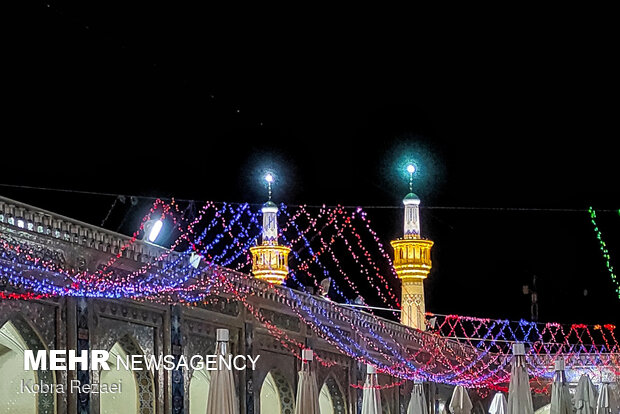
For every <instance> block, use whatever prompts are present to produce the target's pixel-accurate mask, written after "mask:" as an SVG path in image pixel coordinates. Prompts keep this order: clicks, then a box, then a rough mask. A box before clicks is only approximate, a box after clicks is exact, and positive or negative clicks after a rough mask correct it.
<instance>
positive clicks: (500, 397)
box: [489, 391, 508, 414]
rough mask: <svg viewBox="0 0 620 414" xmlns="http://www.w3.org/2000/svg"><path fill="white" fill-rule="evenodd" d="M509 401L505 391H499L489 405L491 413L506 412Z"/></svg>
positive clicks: (502, 413) (504, 413)
mask: <svg viewBox="0 0 620 414" xmlns="http://www.w3.org/2000/svg"><path fill="white" fill-rule="evenodd" d="M507 405H508V402H507V401H506V396H505V395H504V393H503V392H501V391H500V392H498V393H497V394H495V396H494V397H493V401H491V406H490V407H489V413H490V414H506V410H507V408H506V406H507Z"/></svg>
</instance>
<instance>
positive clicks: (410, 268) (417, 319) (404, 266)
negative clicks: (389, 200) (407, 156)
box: [391, 165, 433, 330]
mask: <svg viewBox="0 0 620 414" xmlns="http://www.w3.org/2000/svg"><path fill="white" fill-rule="evenodd" d="M407 171H408V172H409V174H410V180H409V194H407V195H406V196H405V199H404V200H403V204H404V205H405V220H404V221H405V228H404V230H405V233H404V236H403V238H402V239H398V240H392V242H391V244H392V247H393V248H394V269H395V270H396V274H397V275H398V278H399V279H400V280H401V282H402V294H401V300H400V302H401V309H402V312H401V316H400V322H401V323H402V324H403V325H407V326H411V327H412V328H416V329H421V330H425V329H426V323H425V322H426V317H425V313H426V307H425V304H424V279H426V277H427V276H428V273H429V272H430V270H431V267H432V263H431V247H433V242H432V241H430V240H425V239H422V238H420V199H419V198H418V196H417V195H415V194H414V193H413V173H414V172H415V167H414V166H413V165H409V166H408V167H407Z"/></svg>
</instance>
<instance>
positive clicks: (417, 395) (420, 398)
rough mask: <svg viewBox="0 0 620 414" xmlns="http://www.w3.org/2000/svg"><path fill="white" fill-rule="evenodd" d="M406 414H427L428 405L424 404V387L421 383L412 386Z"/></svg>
mask: <svg viewBox="0 0 620 414" xmlns="http://www.w3.org/2000/svg"><path fill="white" fill-rule="evenodd" d="M407 414H428V405H427V404H426V396H425V395H424V385H423V384H422V383H418V382H416V383H415V384H413V390H412V391H411V399H410V400H409V407H408V408H407Z"/></svg>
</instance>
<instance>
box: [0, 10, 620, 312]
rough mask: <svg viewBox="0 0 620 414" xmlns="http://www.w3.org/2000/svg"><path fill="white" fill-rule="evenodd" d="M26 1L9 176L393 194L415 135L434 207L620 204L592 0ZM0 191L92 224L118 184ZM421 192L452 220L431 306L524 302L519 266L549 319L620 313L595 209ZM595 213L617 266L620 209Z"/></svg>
mask: <svg viewBox="0 0 620 414" xmlns="http://www.w3.org/2000/svg"><path fill="white" fill-rule="evenodd" d="M20 7H21V10H19V11H15V12H14V14H11V15H10V16H9V18H10V20H11V22H12V24H11V25H10V31H11V36H10V38H9V42H8V43H9V44H8V49H7V51H6V53H5V58H4V59H3V61H4V63H3V66H4V69H5V74H4V75H3V78H2V79H3V87H2V93H1V95H2V100H3V101H4V103H5V105H3V106H4V110H3V118H4V121H3V126H4V131H5V132H4V133H3V138H2V147H3V149H2V155H3V157H2V159H3V161H2V163H3V167H4V168H3V169H4V171H5V174H3V178H2V179H1V180H0V182H2V183H3V184H13V185H28V186H40V187H53V188H64V189H73V190H84V191H96V192H108V193H113V194H136V195H145V196H176V197H178V198H188V199H198V200H229V201H250V202H260V201H262V200H263V198H264V193H263V191H264V189H263V188H262V187H261V186H260V185H259V184H258V182H257V177H258V176H259V174H258V171H259V170H260V169H261V168H264V167H265V166H269V165H272V166H273V167H274V168H276V170H277V171H278V172H279V175H280V177H279V178H280V183H279V185H278V187H277V188H276V191H275V197H276V198H277V200H278V201H283V202H286V203H289V204H301V203H308V204H322V203H327V204H336V203H342V204H345V205H364V206H376V205H379V206H385V205H394V206H396V205H399V203H400V200H401V198H402V196H403V195H404V194H405V192H406V181H405V180H403V179H401V178H400V177H398V176H397V173H398V171H397V166H398V162H399V160H400V159H401V157H403V156H410V157H413V158H415V159H416V161H417V162H418V164H419V166H420V176H419V178H418V179H416V184H415V186H416V192H417V193H418V194H419V195H420V196H421V198H422V199H423V205H424V206H426V207H441V206H444V207H445V206H458V207H499V208H507V207H510V208H552V209H583V210H585V209H587V207H588V206H589V205H593V206H594V207H595V208H597V209H616V210H617V209H618V208H620V190H619V189H618V176H619V174H618V168H617V165H618V161H617V159H618V151H617V149H616V146H615V145H614V143H615V141H616V140H617V137H618V131H617V122H616V121H617V114H618V80H617V73H619V71H618V64H617V60H616V59H615V56H614V53H613V50H615V48H614V47H613V45H612V43H611V40H610V39H611V38H612V36H611V35H612V31H611V27H610V26H608V25H607V23H606V22H605V21H603V20H599V19H600V18H598V17H597V19H591V18H590V17H589V16H587V15H586V14H580V13H576V14H580V16H562V17H560V16H559V15H555V14H553V13H552V14H549V15H548V16H547V15H545V16H542V15H540V14H539V13H537V14H536V15H537V16H538V17H536V18H532V17H531V16H527V15H525V16H522V17H520V16H513V17H515V19H514V21H508V20H505V19H504V17H505V16H504V15H502V17H501V18H498V20H496V21H495V23H493V24H489V23H488V21H486V20H485V19H484V18H482V17H481V16H480V17H478V18H477V19H465V18H464V16H457V17H454V18H448V17H445V18H439V19H437V21H436V22H435V20H433V21H429V20H428V19H426V17H425V15H423V14H415V15H403V14H402V13H400V12H398V11H392V12H391V13H390V14H389V15H386V16H381V15H382V13H378V12H377V13H375V12H374V11H370V13H368V14H365V15H362V14H361V13H360V14H358V13H357V11H355V12H353V11H351V10H348V11H344V12H342V13H341V12H340V11H338V12H336V11H335V10H319V9H315V10H273V11H271V10H265V9H263V10H234V11H233V12H226V13H225V12H222V11H220V10H215V9H211V8H207V7H202V8H197V7H195V6H191V7H190V6H187V5H181V4H177V3H175V2H167V3H161V4H160V3H152V2H145V1H142V2H126V1H125V2H120V1H106V2H103V1H93V2H75V3H72V2H61V1H53V0H50V1H49V2H40V1H34V2H30V4H27V5H21V6H20ZM239 7H240V8H241V6H239ZM278 12H279V13H278ZM282 13H285V14H284V15H283V14H282ZM398 15H400V16H401V17H402V19H398V20H397V19H395V17H394V16H398ZM579 19H581V20H579ZM0 193H1V194H3V195H6V196H8V197H12V198H16V199H19V200H22V201H24V202H29V203H32V204H35V205H39V206H41V207H45V208H48V209H50V210H53V211H57V212H59V213H63V214H66V215H70V216H73V217H76V218H79V219H82V220H85V221H88V222H92V223H94V224H99V223H100V222H101V220H102V219H103V217H104V216H105V214H106V212H107V211H108V209H109V207H110V204H111V203H112V201H113V199H111V198H109V197H96V196H87V195H69V194H65V193H52V192H42V191H35V190H25V189H22V190H18V189H15V188H7V187H0ZM368 211H369V215H370V217H371V219H373V221H374V222H375V223H376V226H377V230H378V232H379V234H380V235H381V237H382V238H383V240H384V241H385V242H386V243H387V242H388V241H389V240H390V239H392V238H395V237H397V236H399V234H400V231H401V214H402V213H401V212H400V211H399V210H397V209H369V210H368ZM422 214H423V232H424V233H425V235H426V236H427V237H429V238H432V239H433V240H435V242H436V245H435V248H434V252H433V254H434V256H433V257H434V261H435V268H434V270H433V273H432V274H431V277H430V278H429V280H428V283H427V300H428V308H429V310H431V311H436V312H439V313H461V314H474V315H479V316H491V317H508V318H521V317H524V318H528V317H529V306H528V303H527V298H526V297H525V296H523V295H522V293H521V286H522V285H523V284H526V283H530V282H531V279H532V275H534V274H535V275H536V276H537V280H538V285H539V286H538V288H539V296H540V319H541V320H559V321H564V322H568V321H575V322H609V321H612V322H620V320H619V319H618V318H619V316H618V315H620V312H619V310H620V300H619V299H618V298H617V297H616V295H615V294H614V292H613V290H614V285H613V283H612V282H611V279H610V276H609V274H608V273H607V271H606V269H605V267H604V265H603V262H602V257H601V255H600V251H599V248H598V245H597V240H596V239H595V238H594V236H593V231H592V227H591V225H590V223H589V217H588V214H587V213H586V212H540V211H488V210H454V209H436V208H425V209H423V212H422ZM600 217H601V218H600V221H601V223H600V224H601V226H600V227H601V229H602V231H603V234H604V236H605V237H606V239H607V241H608V244H609V246H610V247H611V254H612V260H614V259H615V260H616V261H615V262H614V264H616V267H617V268H620V264H618V262H617V257H618V256H619V255H620V250H619V249H620V232H619V227H618V225H619V224H620V217H618V214H617V213H607V214H603V213H601V215H600ZM118 221H120V219H118V220H117V222H115V221H114V218H113V220H111V222H110V223H109V226H110V227H111V228H113V229H116V227H117V226H118V225H119V224H120V223H119V222H118ZM125 227H127V226H125ZM122 230H123V231H125V232H127V231H130V229H129V228H122ZM554 286H559V288H557V287H555V288H554ZM584 289H587V290H588V295H587V296H584Z"/></svg>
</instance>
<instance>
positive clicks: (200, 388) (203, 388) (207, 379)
mask: <svg viewBox="0 0 620 414" xmlns="http://www.w3.org/2000/svg"><path fill="white" fill-rule="evenodd" d="M210 387H211V373H210V372H209V371H207V370H206V369H204V368H203V369H199V370H198V369H197V370H194V372H193V373H192V377H191V378H190V380H189V414H204V413H206V412H207V402H208V400H209V388H210Z"/></svg>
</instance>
